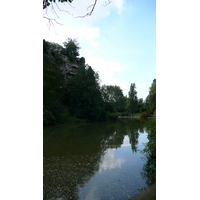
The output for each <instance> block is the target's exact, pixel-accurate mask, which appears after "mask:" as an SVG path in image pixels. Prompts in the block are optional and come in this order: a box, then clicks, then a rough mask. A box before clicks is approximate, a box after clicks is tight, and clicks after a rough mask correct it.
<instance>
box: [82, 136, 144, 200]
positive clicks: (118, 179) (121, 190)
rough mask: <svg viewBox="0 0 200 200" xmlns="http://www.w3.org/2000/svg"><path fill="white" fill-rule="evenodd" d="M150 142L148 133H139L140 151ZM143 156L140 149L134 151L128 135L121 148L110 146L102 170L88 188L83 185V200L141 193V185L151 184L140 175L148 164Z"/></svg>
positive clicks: (88, 183)
mask: <svg viewBox="0 0 200 200" xmlns="http://www.w3.org/2000/svg"><path fill="white" fill-rule="evenodd" d="M147 141H148V139H147V134H146V133H144V134H140V135H139V138H138V144H137V145H138V147H139V149H140V150H141V149H143V148H144V143H146V142H147ZM141 156H142V154H141V153H140V151H137V152H136V153H134V154H133V152H132V149H131V144H130V140H129V136H128V135H126V136H125V137H124V140H123V144H122V145H121V147H120V148H118V149H115V148H113V149H112V148H110V149H108V150H107V152H106V153H105V155H104V156H102V162H101V163H100V167H99V171H98V172H96V173H95V175H94V176H93V177H92V178H91V180H90V181H89V182H87V183H85V184H84V187H79V198H80V200H86V199H89V200H96V199H128V198H130V197H131V196H134V195H135V194H137V193H138V188H144V187H147V185H146V183H145V181H144V180H143V179H142V177H141V175H140V173H141V172H142V167H143V164H144V160H143V159H141Z"/></svg>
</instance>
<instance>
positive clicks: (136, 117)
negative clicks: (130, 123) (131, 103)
mask: <svg viewBox="0 0 200 200" xmlns="http://www.w3.org/2000/svg"><path fill="white" fill-rule="evenodd" d="M119 118H130V119H131V118H133V119H140V116H139V115H137V116H133V117H131V116H119Z"/></svg>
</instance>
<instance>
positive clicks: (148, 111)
mask: <svg viewBox="0 0 200 200" xmlns="http://www.w3.org/2000/svg"><path fill="white" fill-rule="evenodd" d="M151 114H152V111H151V110H149V109H148V110H147V111H145V112H144V113H142V115H141V116H140V118H147V117H151Z"/></svg>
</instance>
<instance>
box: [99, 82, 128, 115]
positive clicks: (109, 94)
mask: <svg viewBox="0 0 200 200" xmlns="http://www.w3.org/2000/svg"><path fill="white" fill-rule="evenodd" d="M101 93H102V97H103V100H104V102H105V103H106V104H108V103H109V104H112V105H113V106H114V108H115V110H116V111H118V112H123V111H124V110H125V106H126V99H125V97H124V95H123V92H122V89H121V88H120V87H119V86H116V85H115V86H113V85H103V86H102V87H101Z"/></svg>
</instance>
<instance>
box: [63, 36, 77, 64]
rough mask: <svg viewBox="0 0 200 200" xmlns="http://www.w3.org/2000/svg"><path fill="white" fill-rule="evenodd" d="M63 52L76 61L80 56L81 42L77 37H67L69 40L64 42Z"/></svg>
mask: <svg viewBox="0 0 200 200" xmlns="http://www.w3.org/2000/svg"><path fill="white" fill-rule="evenodd" d="M63 45H64V47H65V48H63V49H62V54H64V55H66V56H68V57H69V58H70V60H71V61H74V60H75V59H76V57H77V56H79V49H80V47H79V43H78V41H77V39H71V38H67V41H66V42H64V43H63Z"/></svg>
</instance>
